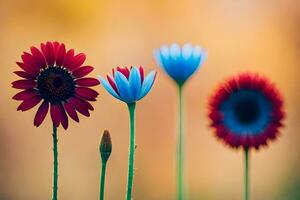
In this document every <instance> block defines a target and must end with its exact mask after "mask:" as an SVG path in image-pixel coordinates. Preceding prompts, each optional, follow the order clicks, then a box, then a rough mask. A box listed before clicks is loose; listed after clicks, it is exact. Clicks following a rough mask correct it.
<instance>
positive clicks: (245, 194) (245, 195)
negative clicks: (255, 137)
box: [244, 148, 249, 200]
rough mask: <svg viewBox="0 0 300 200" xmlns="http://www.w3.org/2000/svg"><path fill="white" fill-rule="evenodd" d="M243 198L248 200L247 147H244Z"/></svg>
mask: <svg viewBox="0 0 300 200" xmlns="http://www.w3.org/2000/svg"><path fill="white" fill-rule="evenodd" d="M244 153H245V172H244V173H245V178H244V200H249V148H245V150H244Z"/></svg>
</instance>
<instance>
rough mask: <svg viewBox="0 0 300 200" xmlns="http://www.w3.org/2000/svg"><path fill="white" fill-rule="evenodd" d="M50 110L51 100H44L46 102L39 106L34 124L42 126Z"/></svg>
mask: <svg viewBox="0 0 300 200" xmlns="http://www.w3.org/2000/svg"><path fill="white" fill-rule="evenodd" d="M48 110H49V102H48V101H46V100H44V102H43V103H42V104H41V105H40V107H39V108H38V110H37V112H36V114H35V117H34V123H33V124H34V125H35V126H36V127H38V126H40V125H41V124H42V122H43V121H44V119H45V117H46V115H47V113H48Z"/></svg>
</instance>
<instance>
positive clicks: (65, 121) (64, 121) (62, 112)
mask: <svg viewBox="0 0 300 200" xmlns="http://www.w3.org/2000/svg"><path fill="white" fill-rule="evenodd" d="M59 110H60V117H61V124H62V126H63V127H64V129H65V130H67V128H68V116H67V114H66V111H65V109H64V107H63V106H62V105H61V104H60V105H59Z"/></svg>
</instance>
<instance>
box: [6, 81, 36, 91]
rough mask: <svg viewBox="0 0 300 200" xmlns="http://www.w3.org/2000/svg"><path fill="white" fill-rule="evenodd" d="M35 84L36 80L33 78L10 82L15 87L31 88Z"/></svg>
mask: <svg viewBox="0 0 300 200" xmlns="http://www.w3.org/2000/svg"><path fill="white" fill-rule="evenodd" d="M35 86H36V82H35V81H33V80H18V81H14V82H12V87H13V88H17V89H32V88H34V87H35Z"/></svg>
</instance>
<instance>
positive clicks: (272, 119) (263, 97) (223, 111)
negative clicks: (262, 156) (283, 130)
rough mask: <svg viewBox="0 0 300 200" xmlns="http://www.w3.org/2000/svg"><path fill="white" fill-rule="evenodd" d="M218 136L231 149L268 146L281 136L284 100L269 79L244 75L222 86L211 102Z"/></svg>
mask: <svg viewBox="0 0 300 200" xmlns="http://www.w3.org/2000/svg"><path fill="white" fill-rule="evenodd" d="M208 116H209V118H210V119H211V126H212V127H213V128H214V129H215V134H216V136H217V137H218V138H220V139H222V140H223V141H224V142H225V143H226V144H228V145H230V146H231V147H234V148H238V147H240V146H242V147H243V148H245V149H246V148H251V147H254V148H256V149H258V148H259V147H260V146H263V145H267V143H268V141H269V140H274V139H275V138H276V137H277V136H278V134H279V128H280V127H282V126H283V125H282V120H283V118H284V112H283V100H282V97H281V95H280V93H279V91H278V90H277V89H276V88H275V86H274V85H273V84H271V83H270V82H269V80H268V79H266V78H264V77H261V76H259V75H257V74H250V73H244V74H241V75H239V76H236V77H233V78H231V79H229V80H227V81H226V82H225V83H224V84H222V85H221V86H220V87H219V88H218V89H217V91H216V92H215V93H214V95H212V97H211V98H210V101H209V115H208Z"/></svg>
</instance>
